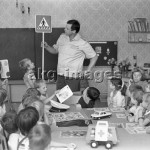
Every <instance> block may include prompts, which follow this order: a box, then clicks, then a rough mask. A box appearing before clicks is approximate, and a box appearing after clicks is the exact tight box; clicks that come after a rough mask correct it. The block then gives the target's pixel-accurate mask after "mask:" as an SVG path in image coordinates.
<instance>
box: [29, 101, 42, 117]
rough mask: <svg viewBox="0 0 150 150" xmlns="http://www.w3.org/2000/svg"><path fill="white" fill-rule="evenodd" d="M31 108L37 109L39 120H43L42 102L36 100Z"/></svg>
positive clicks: (31, 104)
mask: <svg viewBox="0 0 150 150" xmlns="http://www.w3.org/2000/svg"><path fill="white" fill-rule="evenodd" d="M29 106H32V107H34V108H36V110H37V111H38V113H39V118H40V119H41V118H42V117H43V115H44V103H43V102H42V101H41V100H36V101H34V102H32V103H30V104H29Z"/></svg>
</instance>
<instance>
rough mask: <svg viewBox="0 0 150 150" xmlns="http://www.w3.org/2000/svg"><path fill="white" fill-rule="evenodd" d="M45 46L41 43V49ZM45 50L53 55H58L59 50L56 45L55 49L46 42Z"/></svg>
mask: <svg viewBox="0 0 150 150" xmlns="http://www.w3.org/2000/svg"><path fill="white" fill-rule="evenodd" d="M42 46H43V43H41V47H42ZM44 48H45V49H46V50H47V51H48V52H50V53H52V54H57V53H58V50H57V46H56V45H54V46H53V47H51V46H49V45H48V44H47V43H46V42H44Z"/></svg>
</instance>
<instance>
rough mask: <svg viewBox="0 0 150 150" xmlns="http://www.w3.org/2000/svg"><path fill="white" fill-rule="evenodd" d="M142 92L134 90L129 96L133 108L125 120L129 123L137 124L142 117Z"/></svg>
mask: <svg viewBox="0 0 150 150" xmlns="http://www.w3.org/2000/svg"><path fill="white" fill-rule="evenodd" d="M143 94H144V92H143V91H141V90H136V91H134V92H133V94H132V95H131V103H132V104H133V106H132V107H131V108H130V109H129V111H128V112H127V119H128V121H129V122H139V118H140V117H141V116H142V112H143V107H142V106H141V103H142V100H143Z"/></svg>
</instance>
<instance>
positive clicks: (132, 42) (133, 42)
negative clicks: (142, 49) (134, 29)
mask: <svg viewBox="0 0 150 150" xmlns="http://www.w3.org/2000/svg"><path fill="white" fill-rule="evenodd" d="M128 43H137V44H138V43H139V44H142V43H143V44H149V43H150V42H137V41H128Z"/></svg>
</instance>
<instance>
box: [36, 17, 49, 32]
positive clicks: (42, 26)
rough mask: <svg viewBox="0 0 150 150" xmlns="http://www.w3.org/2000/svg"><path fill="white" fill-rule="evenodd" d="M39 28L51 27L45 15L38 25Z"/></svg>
mask: <svg viewBox="0 0 150 150" xmlns="http://www.w3.org/2000/svg"><path fill="white" fill-rule="evenodd" d="M37 29H50V26H49V25H48V23H47V21H46V19H45V18H44V17H43V19H42V20H41V22H40V24H39V26H38V27H37Z"/></svg>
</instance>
